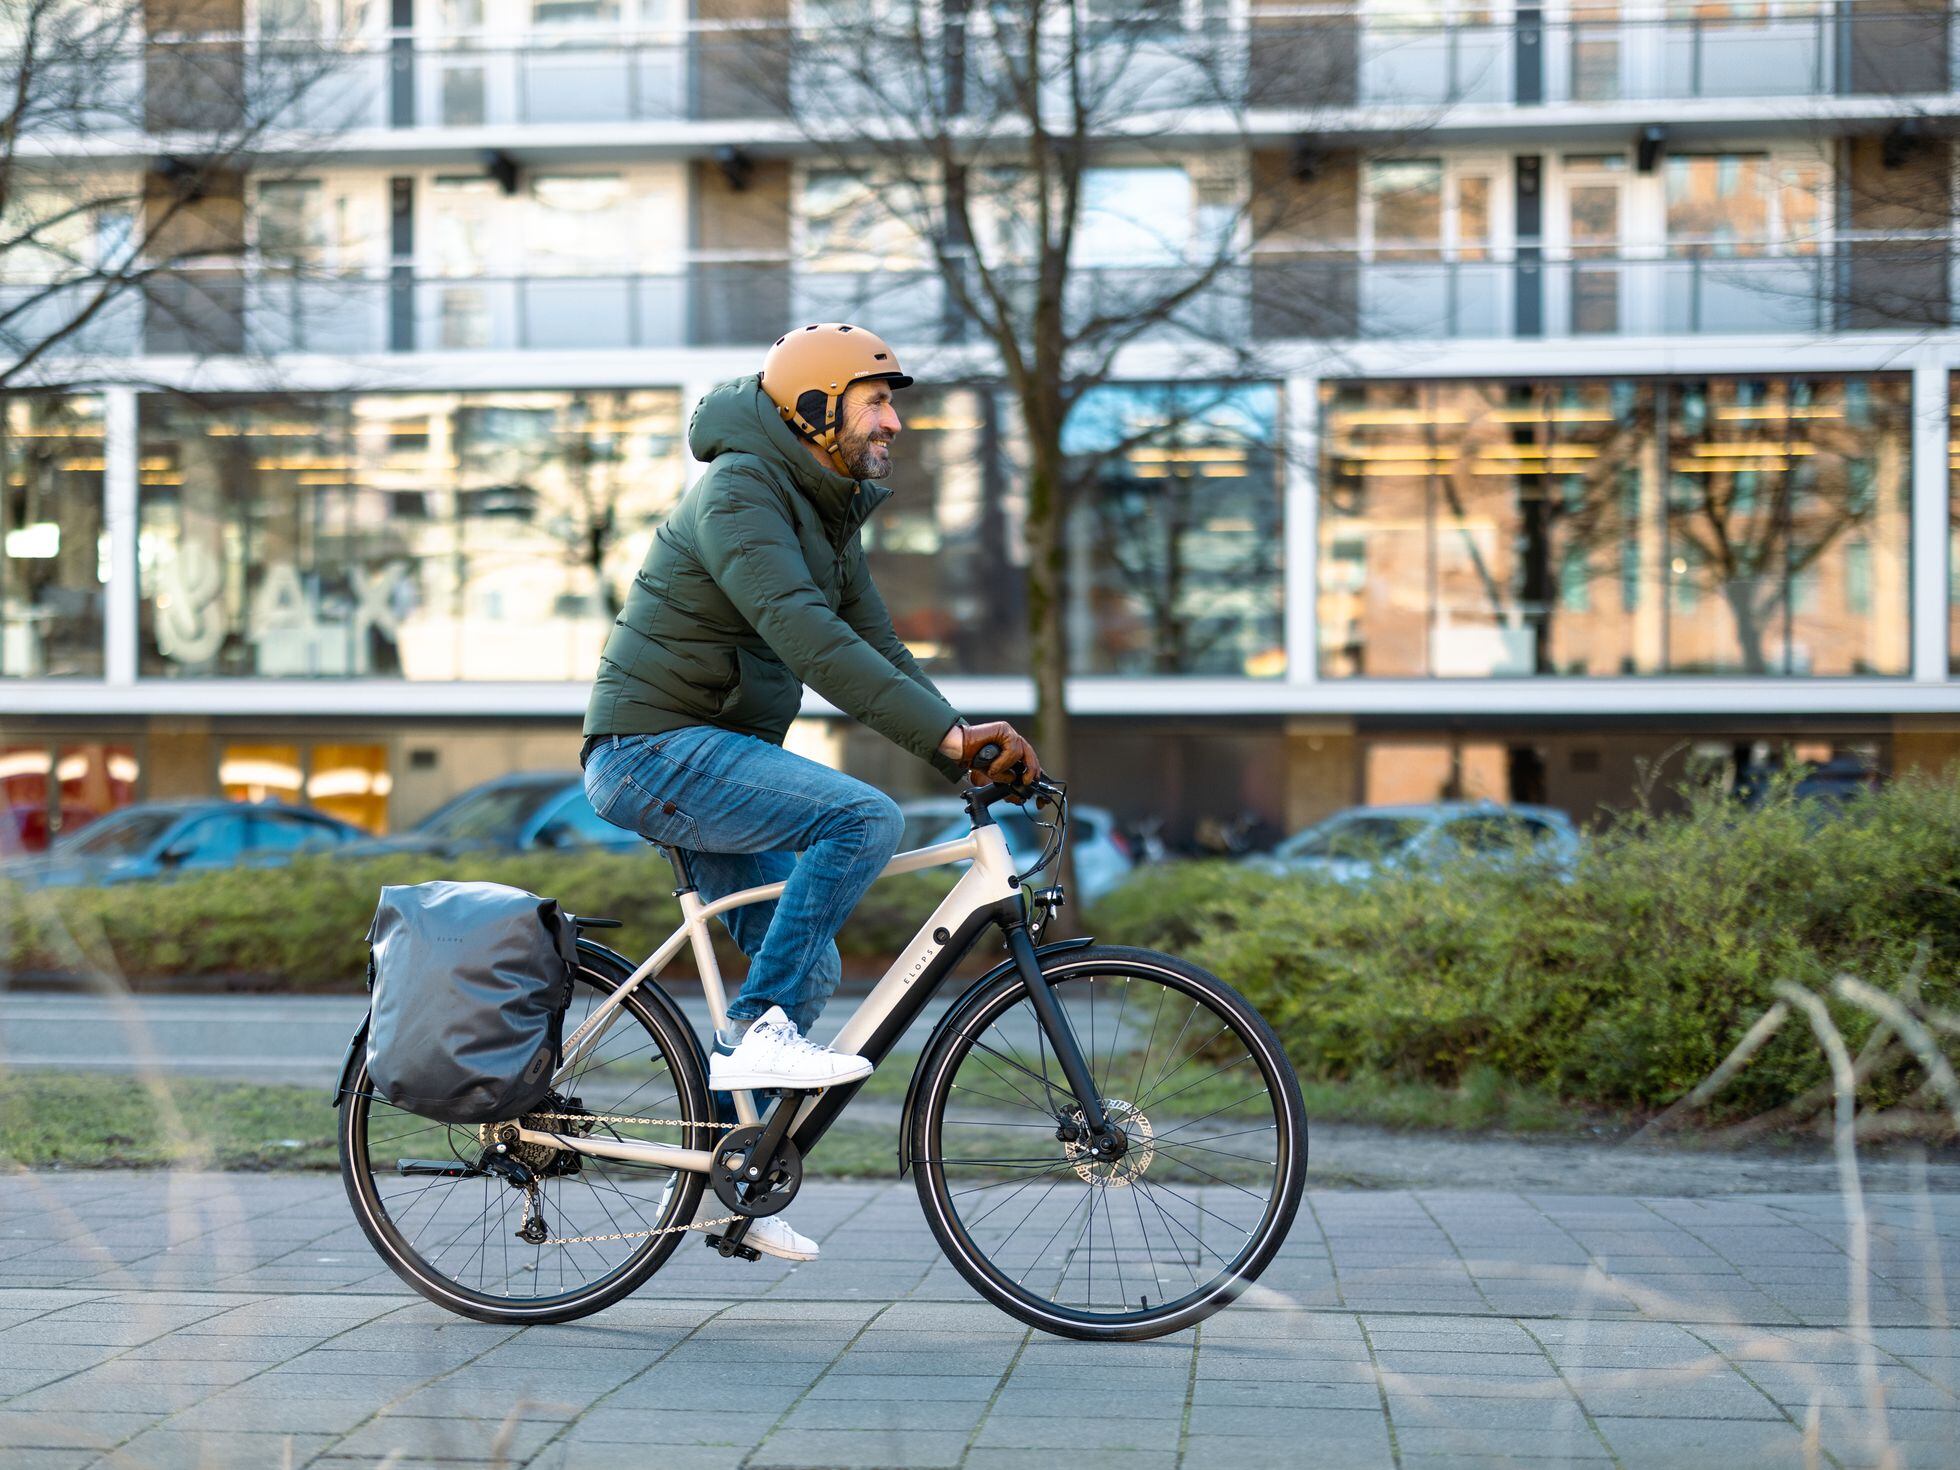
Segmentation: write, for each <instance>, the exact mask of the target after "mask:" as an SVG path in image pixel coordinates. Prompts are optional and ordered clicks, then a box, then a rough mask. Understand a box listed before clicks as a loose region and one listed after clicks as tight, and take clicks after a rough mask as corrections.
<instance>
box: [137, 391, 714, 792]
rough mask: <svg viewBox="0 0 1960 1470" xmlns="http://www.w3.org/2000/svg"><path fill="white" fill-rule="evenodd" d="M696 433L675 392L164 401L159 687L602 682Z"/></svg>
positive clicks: (151, 447) (148, 584) (147, 468)
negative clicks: (258, 681)
mask: <svg viewBox="0 0 1960 1470" xmlns="http://www.w3.org/2000/svg"><path fill="white" fill-rule="evenodd" d="M681 431H682V425H681V414H680V400H679V395H678V394H677V393H675V392H672V391H667V390H652V389H650V390H634V391H623V392H616V391H581V392H517V391H510V392H505V391H482V392H471V393H398V394H396V393H377V394H362V395H356V396H353V397H327V396H308V395H287V396H283V397H280V398H273V399H241V398H234V399H220V400H216V401H213V400H210V399H206V400H202V401H200V402H198V403H184V402H180V401H178V400H176V399H173V398H170V397H167V396H164V395H145V396H144V398H143V400H142V409H141V432H142V440H141V455H142V463H143V471H142V477H141V479H142V486H141V499H140V507H141V516H140V522H139V557H140V562H141V567H142V573H141V586H142V596H143V601H142V604H141V612H140V627H141V634H142V638H141V643H140V651H141V665H140V667H141V670H142V672H144V673H146V674H152V675H165V676H176V675H185V676H193V677H215V676H227V675H248V676H258V677H281V678H289V677H298V678H342V677H358V678H406V679H509V678H511V677H513V672H512V671H513V670H519V671H521V674H522V676H523V677H526V678H533V679H580V680H585V679H590V678H591V677H592V670H593V669H594V668H595V667H597V661H598V657H599V649H600V647H601V646H602V645H603V643H604V641H605V637H606V633H607V630H608V628H609V627H610V625H611V622H612V619H613V616H614V615H615V614H616V613H617V612H618V610H619V607H620V605H621V602H622V599H623V598H624V597H625V594H626V589H627V586H628V585H629V584H630V582H631V579H632V577H633V574H634V573H635V572H636V571H637V570H638V567H639V564H640V561H641V559H642V558H643V557H644V555H645V552H646V548H647V545H648V543H649V541H650V540H651V538H652V536H653V533H654V531H655V529H657V527H658V525H659V523H660V519H661V518H662V517H663V516H664V515H665V514H666V512H667V510H668V509H669V508H670V507H671V506H672V504H673V502H674V500H675V499H677V498H678V496H679V493H680V490H681V488H682V466H681V457H680V451H681ZM354 764H357V765H361V766H362V768H364V769H368V770H370V771H371V772H374V770H375V768H374V767H373V766H372V765H371V764H366V758H365V757H363V759H362V761H361V762H355V763H354ZM375 794H376V793H374V792H373V791H372V790H370V791H369V792H368V794H367V795H366V796H358V797H357V796H354V795H352V794H350V796H349V798H348V799H349V800H350V801H351V802H356V803H365V802H368V801H370V800H371V799H372V798H373V797H374V795H375ZM363 809H365V808H363ZM350 820H354V821H356V822H358V823H359V824H361V825H363V826H367V825H370V823H371V820H372V818H371V817H364V816H358V815H356V816H350Z"/></svg>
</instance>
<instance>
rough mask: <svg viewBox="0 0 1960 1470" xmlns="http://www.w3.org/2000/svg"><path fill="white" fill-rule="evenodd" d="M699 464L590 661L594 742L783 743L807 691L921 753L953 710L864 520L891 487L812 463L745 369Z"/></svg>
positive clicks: (714, 410) (713, 413)
mask: <svg viewBox="0 0 1960 1470" xmlns="http://www.w3.org/2000/svg"><path fill="white" fill-rule="evenodd" d="M687 445H688V448H689V449H691V450H692V451H693V452H694V457H695V458H696V459H699V460H702V461H704V462H706V464H707V465H708V471H707V473H706V474H704V475H702V477H701V478H700V479H699V480H698V481H697V482H695V484H694V485H693V487H692V488H690V489H689V490H688V492H687V493H686V494H685V495H683V496H682V497H681V500H680V504H679V505H677V506H676V507H675V508H674V512H673V514H672V515H670V516H669V517H668V518H667V521H666V524H664V525H663V526H661V528H660V530H659V532H658V533H657V534H656V535H655V536H654V538H653V545H652V547H651V548H650V549H649V550H648V552H647V557H646V561H645V563H644V564H643V565H642V566H641V567H640V571H639V574H638V575H637V576H636V577H634V579H633V587H632V590H631V591H630V592H629V593H627V596H626V606H625V607H624V608H622V609H621V610H620V614H619V617H618V618H617V619H616V620H615V621H614V623H613V629H612V632H611V634H610V635H609V636H608V637H607V639H606V646H605V651H604V652H603V654H602V655H601V656H600V659H599V676H598V678H597V680H596V681H595V682H594V684H593V686H592V700H591V703H590V704H589V705H587V707H586V713H585V733H586V734H587V735H657V734H660V733H661V732H663V731H666V730H675V729H679V728H680V727H682V726H684V725H719V726H721V727H722V728H723V729H727V730H736V731H739V732H741V733H742V734H744V735H755V736H759V737H760V738H762V739H764V740H767V741H770V742H772V743H774V744H777V745H780V744H782V741H783V735H784V733H785V732H786V731H787V730H788V729H789V724H790V721H791V720H793V719H795V718H796V715H797V712H798V710H799V709H800V708H801V707H802V702H803V688H802V686H803V685H805V684H808V685H809V686H810V687H811V688H812V689H814V690H816V691H817V693H819V694H821V695H822V696H823V697H824V698H825V699H827V700H829V701H830V702H831V703H832V704H834V705H836V706H837V708H838V709H840V710H842V711H843V712H844V713H845V714H847V715H851V716H854V717H855V718H857V719H859V720H861V721H863V722H864V723H865V724H867V725H869V726H870V727H871V728H872V729H874V730H876V731H877V732H878V733H879V734H881V735H883V736H885V737H887V738H888V739H890V740H892V741H894V742H895V743H897V744H899V745H902V746H904V747H905V749H907V750H909V751H911V752H912V753H913V754H914V755H916V756H919V757H921V758H922V759H924V760H928V761H930V762H931V763H932V764H933V765H934V766H935V767H937V768H938V770H939V771H940V772H941V774H943V775H945V776H946V777H947V778H948V779H949V780H954V781H957V780H959V779H960V772H959V768H958V766H957V764H956V763H955V762H953V761H950V760H948V759H946V757H944V756H942V755H940V754H939V753H938V746H939V742H940V739H941V738H942V737H943V736H944V735H945V733H946V729H947V727H948V726H950V725H951V724H952V723H953V722H954V721H955V720H957V719H958V718H959V715H958V713H957V712H956V711H955V710H954V709H953V707H952V706H951V705H950V704H948V703H947V702H946V700H945V697H944V696H943V695H941V694H940V692H939V690H938V689H936V688H935V687H934V686H933V682H932V680H930V679H928V678H927V677H926V676H925V674H924V673H923V672H922V671H921V670H920V668H919V666H918V664H917V663H916V662H914V660H913V658H912V655H911V653H910V652H909V651H907V649H906V647H905V645H904V644H903V643H901V642H900V641H899V639H898V635H897V634H896V633H894V632H893V631H892V620H891V614H890V613H888V612H887V611H886V610H885V603H884V599H883V598H881V597H880V596H879V595H878V589H877V588H876V587H875V586H874V585H872V581H871V573H870V570H869V569H868V568H867V567H866V566H865V563H864V548H863V546H862V545H861V544H860V541H859V535H858V528H859V527H861V526H862V525H863V524H864V521H865V518H866V517H867V516H869V515H870V514H871V512H872V511H874V510H876V509H877V508H878V506H879V505H880V504H881V503H882V502H883V501H884V500H885V499H886V498H887V497H888V496H890V495H891V493H892V492H891V489H890V487H889V486H885V485H878V484H873V483H872V482H870V481H868V480H867V481H863V482H859V481H856V480H851V479H847V478H846V477H845V476H843V475H840V474H838V473H836V472H835V471H834V470H830V469H826V468H825V467H824V466H822V465H820V464H818V463H817V461H816V459H815V458H814V457H813V456H812V455H811V454H810V452H809V451H808V450H807V449H805V448H804V447H803V443H802V441H801V440H800V439H798V438H797V437H796V435H795V433H794V432H793V431H792V430H791V429H790V427H789V425H787V424H785V423H784V422H783V421H782V419H781V418H780V417H778V416H777V413H776V407H775V405H774V404H773V403H771V402H770V401H769V398H768V396H767V395H766V394H764V393H763V391H762V387H761V385H760V383H759V382H758V381H757V379H756V378H755V377H754V376H750V377H746V378H737V379H735V380H734V381H733V382H729V383H723V384H722V385H721V386H720V387H719V388H716V389H715V390H714V391H713V392H711V393H709V394H708V395H707V397H705V398H703V399H702V400H701V402H700V404H699V405H698V406H697V407H696V408H695V410H694V417H693V419H692V420H691V421H690V422H689V424H688V430H687Z"/></svg>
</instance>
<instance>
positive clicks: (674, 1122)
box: [524, 1113, 744, 1245]
mask: <svg viewBox="0 0 1960 1470" xmlns="http://www.w3.org/2000/svg"><path fill="white" fill-rule="evenodd" d="M524 1116H525V1118H527V1119H528V1118H553V1119H564V1120H565V1121H567V1122H573V1123H638V1124H640V1125H642V1126H643V1127H648V1128H718V1129H721V1130H722V1131H723V1132H726V1131H727V1130H729V1129H731V1128H739V1127H741V1126H742V1125H741V1124H740V1123H703V1122H700V1121H698V1120H694V1119H688V1118H636V1117H633V1116H631V1115H630V1114H626V1113H526V1114H525V1115H524ZM547 1131H548V1130H547ZM531 1203H532V1205H533V1206H534V1207H535V1204H536V1201H535V1199H534V1200H533V1201H532V1202H531ZM742 1218H744V1217H743V1216H741V1215H723V1216H721V1217H720V1218H719V1219H715V1220H696V1221H694V1222H693V1223H692V1224H690V1225H664V1226H661V1227H659V1228H657V1229H654V1230H620V1231H616V1232H614V1233H613V1234H611V1235H560V1236H554V1237H552V1238H551V1239H549V1240H544V1241H541V1242H539V1243H540V1244H542V1245H596V1244H599V1243H601V1242H603V1241H608V1240H648V1239H651V1238H652V1237H654V1236H656V1235H679V1234H682V1233H684V1232H686V1231H689V1230H712V1229H713V1228H714V1227H715V1226H717V1225H732V1224H734V1223H735V1222H736V1221H737V1220H740V1219H742Z"/></svg>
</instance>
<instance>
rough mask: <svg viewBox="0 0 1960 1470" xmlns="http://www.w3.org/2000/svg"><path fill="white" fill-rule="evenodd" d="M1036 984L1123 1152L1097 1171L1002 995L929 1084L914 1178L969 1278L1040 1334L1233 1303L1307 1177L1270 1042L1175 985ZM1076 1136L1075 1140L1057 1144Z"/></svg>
mask: <svg viewBox="0 0 1960 1470" xmlns="http://www.w3.org/2000/svg"><path fill="white" fill-rule="evenodd" d="M1047 973H1048V978H1049V982H1050V985H1051V986H1052V988H1053V990H1054V993H1055V996H1056V999H1057V1000H1058V1001H1059V1002H1060V1003H1061V1005H1062V1007H1063V1009H1064V1010H1065V1011H1066V1012H1067V1013H1068V1016H1069V1020H1070V1024H1071V1026H1072V1027H1073V1028H1074V1030H1075V1033H1076V1037H1077V1039H1078V1041H1079V1042H1080V1044H1081V1047H1082V1050H1083V1053H1084V1058H1085V1060H1086V1061H1087V1062H1088V1063H1089V1068H1090V1072H1091V1075H1092V1076H1093V1078H1094V1079H1095V1082H1096V1086H1097V1092H1098V1095H1099V1097H1100V1099H1101V1101H1102V1104H1103V1108H1104V1111H1105V1114H1106V1115H1107V1116H1108V1117H1109V1118H1110V1120H1111V1121H1112V1122H1114V1123H1116V1124H1117V1125H1118V1127H1120V1128H1121V1129H1122V1130H1123V1132H1124V1134H1125V1135H1126V1142H1127V1147H1126V1148H1125V1149H1124V1150H1123V1151H1122V1152H1121V1153H1120V1155H1118V1156H1117V1157H1114V1158H1102V1159H1099V1158H1096V1157H1094V1156H1093V1154H1092V1153H1091V1151H1090V1150H1089V1148H1088V1147H1087V1146H1086V1138H1085V1136H1084V1135H1083V1133H1082V1132H1081V1130H1079V1120H1080V1108H1079V1106H1078V1105H1077V1104H1076V1103H1075V1101H1074V1098H1073V1096H1072V1094H1071V1093H1070V1091H1069V1088H1068V1084H1067V1082H1066V1080H1064V1078H1063V1076H1062V1072H1061V1068H1060V1065H1059V1064H1058V1063H1057V1061H1056V1060H1055V1057H1054V1053H1053V1051H1052V1050H1051V1049H1050V1048H1049V1047H1048V1046H1047V1043H1046V1038H1045V1037H1044V1036H1043V1035H1042V1034H1041V1031H1040V1028H1039V1025H1038V1023H1037V1022H1036V1021H1035V1019H1034V1015H1033V1009H1032V1006H1031V1005H1030V1004H1029V1002H1028V1000H1027V998H1026V995H1025V992H1023V991H1022V990H1021V989H1020V988H1019V987H1018V986H1011V987H1009V988H1008V989H1006V990H1005V991H1004V992H1003V993H1002V994H1001V995H1000V996H997V997H994V998H992V999H991V1000H989V1001H988V1002H985V1003H983V1004H982V1006H981V1007H980V1008H979V1009H978V1010H977V1012H976V1013H975V1018H974V1020H973V1021H972V1022H971V1023H969V1024H966V1025H964V1026H963V1027H962V1032H963V1035H962V1037H961V1038H960V1039H959V1040H957V1041H956V1042H955V1043H954V1045H953V1046H952V1047H951V1048H950V1049H949V1050H948V1051H947V1052H946V1053H944V1054H942V1056H941V1058H940V1059H939V1062H938V1064H937V1065H936V1067H935V1073H936V1075H935V1077H934V1079H933V1095H934V1096H936V1097H937V1096H943V1097H944V1099H945V1102H944V1104H943V1106H942V1107H941V1108H940V1109H939V1110H938V1113H937V1116H936V1117H934V1118H933V1119H932V1121H931V1122H930V1123H929V1125H928V1134H927V1137H926V1138H925V1139H924V1140H923V1142H924V1143H925V1145H926V1147H927V1150H928V1153H927V1156H926V1158H925V1159H924V1160H923V1161H921V1165H920V1166H921V1167H923V1168H926V1169H928V1170H930V1171H931V1177H932V1182H933V1183H934V1184H935V1186H936V1188H935V1190H934V1193H935V1194H936V1196H937V1199H936V1201H935V1205H934V1207H935V1208H936V1209H937V1210H938V1211H939V1213H940V1214H941V1217H942V1219H943V1221H944V1223H945V1225H946V1226H947V1228H948V1230H949V1231H950V1232H951V1234H952V1235H953V1236H954V1237H955V1239H956V1240H957V1241H958V1242H959V1244H960V1246H961V1247H962V1253H963V1254H965V1255H966V1256H967V1258H968V1260H969V1262H970V1263H971V1264H972V1266H973V1267H974V1269H975V1270H977V1271H979V1272H980V1273H981V1274H982V1275H983V1276H984V1277H985V1278H986V1279H987V1281H988V1282H989V1283H990V1284H991V1285H992V1286H993V1287H995V1288H996V1289H998V1290H1000V1291H1003V1292H1005V1293H1006V1294H1008V1295H1010V1296H1012V1297H1014V1298H1016V1299H1017V1300H1018V1301H1019V1302H1020V1303H1021V1304H1022V1305H1024V1306H1025V1307H1027V1308H1028V1309H1029V1310H1031V1311H1032V1312H1034V1313H1036V1314H1037V1315H1043V1316H1049V1317H1052V1318H1054V1319H1056V1320H1059V1321H1062V1322H1066V1323H1072V1324H1078V1325H1080V1324H1099V1325H1106V1326H1110V1327H1120V1326H1122V1325H1124V1324H1126V1323H1129V1324H1140V1323H1145V1322H1152V1321H1161V1320H1162V1319H1164V1318H1165V1317H1168V1316H1174V1315H1177V1314H1180V1313H1182V1312H1185V1311H1187V1310H1190V1309H1192V1308H1194V1307H1198V1306H1200V1305H1201V1304H1209V1303H1212V1302H1215V1301H1217V1300H1218V1299H1220V1298H1221V1297H1225V1298H1229V1297H1230V1296H1231V1295H1234V1294H1236V1293H1237V1292H1238V1291H1239V1290H1241V1289H1242V1288H1243V1286H1244V1284H1245V1282H1246V1280H1247V1279H1248V1277H1247V1275H1246V1273H1247V1272H1248V1270H1255V1271H1256V1269H1257V1267H1258V1266H1259V1265H1261V1264H1263V1256H1264V1254H1265V1253H1266V1252H1268V1251H1269V1250H1270V1249H1272V1248H1275V1247H1276V1245H1277V1242H1276V1241H1275V1240H1274V1239H1273V1236H1274V1233H1275V1231H1274V1227H1275V1224H1276V1222H1279V1221H1280V1219H1281V1216H1282V1214H1284V1213H1286V1212H1288V1211H1290V1208H1291V1205H1292V1203H1293V1202H1295V1201H1297V1195H1298V1188H1299V1181H1300V1174H1301V1172H1302V1171H1303V1169H1304V1161H1303V1160H1302V1159H1300V1158H1299V1157H1297V1155H1298V1153H1299V1150H1298V1148H1297V1147H1296V1143H1295V1138H1296V1132H1297V1128H1296V1123H1295V1114H1294V1109H1293V1108H1292V1106H1291V1105H1290V1104H1289V1102H1288V1092H1287V1088H1286V1084H1285V1083H1284V1082H1283V1081H1282V1070H1283V1068H1282V1064H1281V1063H1280V1061H1279V1058H1278V1057H1277V1056H1276V1055H1275V1054H1274V1052H1273V1049H1272V1046H1271V1043H1270V1041H1269V1040H1267V1039H1266V1038H1265V1037H1263V1036H1261V1035H1259V1034H1258V1033H1257V1032H1256V1031H1255V1030H1254V1029H1253V1028H1251V1027H1248V1026H1245V1025H1243V1024H1242V1023H1240V1022H1239V1021H1237V1020H1235V1019H1233V1018H1232V1017H1231V1016H1230V1015H1229V1014H1227V1013H1226V1012H1224V1011H1223V1010H1220V1009H1218V1007H1217V1004H1216V1003H1215V1002H1214V1001H1213V1000H1211V999H1210V998H1208V997H1207V996H1206V995H1205V994H1204V993H1203V990H1202V988H1201V987H1199V986H1197V985H1196V984H1195V983H1194V982H1192V981H1190V980H1189V979H1188V978H1187V977H1185V976H1182V975H1179V974H1178V973H1177V972H1176V971H1173V970H1169V969H1164V970H1157V969H1155V968H1153V967H1150V966H1148V965H1143V964H1139V963H1136V962H1125V963H1123V964H1120V965H1115V964H1111V963H1109V962H1095V963H1094V964H1093V965H1091V966H1087V967H1074V968H1070V967H1066V966H1058V967H1055V968H1053V969H1051V970H1049V971H1048V972H1047ZM1071 1127H1077V1128H1078V1137H1077V1138H1075V1139H1073V1140H1071V1139H1068V1138H1066V1137H1058V1136H1057V1135H1058V1133H1066V1132H1067V1131H1068V1130H1069V1129H1070V1128H1071Z"/></svg>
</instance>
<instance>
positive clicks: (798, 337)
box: [762, 322, 912, 451]
mask: <svg viewBox="0 0 1960 1470" xmlns="http://www.w3.org/2000/svg"><path fill="white" fill-rule="evenodd" d="M861 378H886V379H889V380H890V382H891V385H892V387H893V388H895V389H896V388H909V387H911V386H912V380H911V379H910V378H908V377H907V376H906V375H905V374H904V373H903V372H901V371H899V366H898V354H897V353H896V352H893V351H892V350H891V348H890V347H888V346H886V345H885V339H884V338H883V337H880V336H879V335H878V334H877V333H876V332H867V331H865V329H864V328H863V327H854V326H851V325H850V324H849V323H847V322H818V323H816V324H815V325H814V326H808V327H799V328H798V329H797V330H796V331H793V332H785V333H784V334H783V335H782V336H780V337H778V338H777V339H776V341H775V345H774V346H772V347H771V348H770V349H769V355H768V356H767V357H765V358H763V360H762V390H763V391H764V392H765V393H767V394H768V395H769V401H770V402H771V403H774V404H775V405H776V411H777V412H778V413H780V414H781V415H782V416H783V419H784V421H785V422H786V423H788V425H789V426H790V427H791V428H792V429H794V430H796V432H797V433H799V434H801V435H802V436H803V437H804V438H805V439H808V440H809V441H810V442H811V443H812V444H814V445H816V446H817V448H819V449H822V450H826V451H828V450H830V449H834V448H835V447H836V445H837V429H838V412H837V407H838V404H839V403H841V402H842V401H843V398H844V390H845V389H846V388H848V387H849V386H850V385H851V384H852V383H855V382H857V381H858V380H859V379H861Z"/></svg>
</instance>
